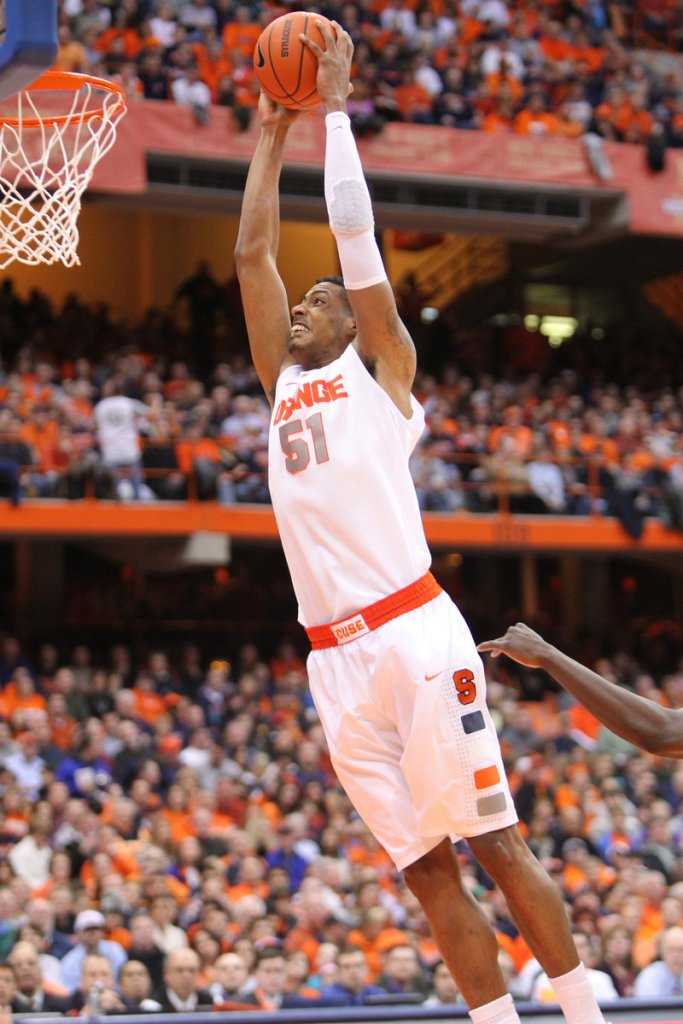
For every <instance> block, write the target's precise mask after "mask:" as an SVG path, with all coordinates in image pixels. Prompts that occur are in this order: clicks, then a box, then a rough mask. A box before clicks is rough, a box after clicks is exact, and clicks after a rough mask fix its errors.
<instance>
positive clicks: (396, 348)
mask: <svg viewBox="0 0 683 1024" xmlns="http://www.w3.org/2000/svg"><path fill="white" fill-rule="evenodd" d="M318 25H319V27H320V30H321V32H322V34H323V37H324V40H325V49H324V50H322V49H321V48H320V47H319V46H317V45H316V44H315V43H314V42H313V41H312V40H310V39H308V37H302V38H303V39H304V41H305V42H306V45H307V46H308V47H309V48H310V49H311V50H313V52H314V53H315V55H316V57H317V59H318V76H317V86H318V92H319V93H320V95H321V96H322V98H323V101H324V104H325V110H326V113H327V116H326V118H325V121H326V129H327V142H326V146H325V200H326V202H327V209H328V214H329V219H330V227H331V229H332V232H333V233H334V236H335V240H336V242H337V250H338V252H339V261H340V263H341V268H342V274H343V277H344V284H345V286H346V291H347V294H348V297H349V302H350V304H351V309H352V311H353V315H354V318H355V320H356V339H355V341H354V345H355V347H356V349H357V350H358V353H359V355H360V356H361V358H362V359H363V361H364V362H365V363H366V365H368V366H369V368H370V369H371V370H372V372H373V374H374V376H375V379H376V380H377V383H378V384H380V386H381V387H383V388H384V390H385V391H386V392H387V393H388V394H389V396H390V397H391V398H392V399H393V401H394V402H395V404H396V405H397V406H398V408H399V409H401V411H402V412H403V413H404V414H405V415H406V416H410V414H411V406H410V389H411V387H412V384H413V379H414V377H415V365H416V359H415V346H414V345H413V342H412V339H411V337H410V335H409V334H408V331H407V330H406V328H405V326H404V324H403V323H402V322H401V319H400V317H399V315H398V310H397V308H396V300H395V298H394V293H393V291H392V288H391V285H390V284H389V281H388V280H387V275H386V271H385V269H384V265H383V263H382V258H381V256H380V252H379V249H378V247H377V243H376V241H375V233H374V217H373V213H372V205H371V202H370V193H369V192H368V187H367V184H366V181H365V176H364V174H363V168H362V165H361V162H360V157H359V155H358V149H357V146H356V142H355V139H354V137H353V134H352V132H351V123H350V121H349V118H348V116H347V114H346V98H347V95H348V93H349V73H350V69H351V59H352V57H353V43H352V42H351V37H350V36H349V35H348V33H347V32H344V30H343V29H342V28H341V26H340V25H338V24H337V23H336V22H332V31H330V29H329V28H328V27H327V26H326V25H325V24H324V23H322V22H319V23H318Z"/></svg>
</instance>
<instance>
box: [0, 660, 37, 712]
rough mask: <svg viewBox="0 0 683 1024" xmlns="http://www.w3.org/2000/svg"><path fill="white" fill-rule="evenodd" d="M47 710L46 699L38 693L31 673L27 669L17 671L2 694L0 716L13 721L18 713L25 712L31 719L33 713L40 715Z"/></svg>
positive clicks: (0, 696)
mask: <svg viewBox="0 0 683 1024" xmlns="http://www.w3.org/2000/svg"><path fill="white" fill-rule="evenodd" d="M46 710H47V704H46V701H45V698H44V697H43V696H42V694H40V693H37V692H36V686H35V683H34V682H33V678H32V677H31V674H30V672H28V671H27V669H25V668H18V669H16V670H15V671H14V673H13V674H12V679H11V681H10V682H9V683H8V685H7V686H6V687H5V689H4V690H3V692H2V693H1V694H0V715H2V717H3V718H6V719H12V718H13V717H14V715H15V713H16V712H17V711H23V712H25V713H27V714H28V715H29V717H30V715H31V713H33V714H36V713H37V714H40V713H42V712H45V711H46Z"/></svg>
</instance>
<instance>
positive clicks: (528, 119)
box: [515, 92, 558, 135]
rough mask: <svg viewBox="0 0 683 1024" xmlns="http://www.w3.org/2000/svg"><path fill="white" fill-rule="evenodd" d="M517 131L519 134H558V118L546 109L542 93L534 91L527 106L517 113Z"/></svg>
mask: <svg viewBox="0 0 683 1024" xmlns="http://www.w3.org/2000/svg"><path fill="white" fill-rule="evenodd" d="M515 132H516V133H517V134H518V135H557V133H558V123H557V118H556V117H555V115H554V114H550V113H548V111H547V110H546V102H545V99H544V97H543V96H542V95H541V93H538V92H534V93H532V94H531V96H530V97H529V100H528V102H527V105H526V107H523V108H522V110H520V112H519V113H518V114H517V117H516V118H515Z"/></svg>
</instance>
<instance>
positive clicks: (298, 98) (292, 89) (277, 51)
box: [254, 11, 330, 110]
mask: <svg viewBox="0 0 683 1024" xmlns="http://www.w3.org/2000/svg"><path fill="white" fill-rule="evenodd" d="M316 21H323V22H326V23H327V24H328V25H329V24H330V23H329V21H327V18H323V16H322V15H321V14H308V13H306V11H293V12H292V13H291V14H283V15H282V16H281V17H279V18H276V19H275V21H273V22H271V23H270V25H268V26H267V28H264V30H263V32H262V33H261V35H260V36H259V38H258V41H257V43H256V49H255V50H254V70H255V71H256V77H257V78H258V81H259V85H260V86H261V88H262V89H263V91H264V92H265V93H266V95H267V96H269V97H270V98H271V100H274V101H275V103H279V104H280V105H281V106H283V107H289V109H290V110H312V109H313V107H319V106H320V104H321V103H322V100H321V99H320V95H319V94H318V90H317V88H316V84H315V80H316V76H317V74H318V61H317V60H316V59H315V56H314V54H313V53H311V51H310V50H309V49H308V47H307V46H306V45H305V44H304V43H302V42H301V40H300V39H299V34H300V33H304V35H307V36H309V38H310V39H312V40H313V42H315V43H317V44H318V46H320V47H321V48H322V49H323V50H324V49H325V40H324V39H323V35H322V32H321V31H320V29H319V28H318V26H317V25H316Z"/></svg>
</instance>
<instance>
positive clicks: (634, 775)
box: [0, 635, 683, 1014]
mask: <svg viewBox="0 0 683 1024" xmlns="http://www.w3.org/2000/svg"><path fill="white" fill-rule="evenodd" d="M225 653H226V655H229V658H230V660H228V658H227V657H225V658H224V659H215V658H214V659H213V660H211V661H208V662H207V661H205V660H204V656H203V655H202V653H201V651H200V650H199V649H198V648H197V647H196V646H195V645H192V644H188V645H186V646H185V647H182V648H179V649H177V650H173V651H168V650H164V649H157V650H154V651H151V652H150V653H149V656H148V657H147V658H145V659H144V661H141V662H137V661H136V660H135V658H134V657H133V655H132V652H131V649H130V648H129V647H127V646H125V645H122V644H118V645H115V646H114V647H112V648H111V649H110V650H108V651H104V652H97V651H95V650H93V649H91V648H90V647H88V646H87V645H85V644H80V645H78V646H77V647H76V648H75V649H73V650H71V651H61V650H59V649H58V647H56V646H54V645H52V644H42V645H41V646H40V647H38V648H36V649H35V650H28V649H26V650H25V649H23V648H22V647H21V645H20V643H19V642H18V640H17V639H16V637H13V636H10V635H5V636H4V638H3V639H2V644H1V645H0V792H1V793H2V803H1V807H0V1006H2V1005H4V1003H3V995H4V997H5V1000H6V1001H7V995H8V993H9V1002H10V1003H11V1004H12V1006H13V1007H14V1009H15V1010H18V1009H22V1008H23V1009H30V1008H34V1009H35V1008H38V1007H39V1006H41V1007H43V1008H45V1009H47V1008H50V1007H52V1008H53V1009H56V1008H61V1009H62V1010H63V1011H64V1012H70V1011H71V1012H74V1013H90V1014H93V1013H96V1012H108V1013H109V1012H110V1013H117V1012H123V1011H124V1009H126V1008H127V1009H131V1008H134V1009H143V1010H154V1009H156V1010H159V1009H160V1008H164V1009H166V1010H177V1011H179V1012H180V1011H182V1010H186V1011H188V1010H192V1009H194V1008H196V1007H197V1006H198V1005H214V1006H220V1007H230V1006H238V1005H245V1006H248V1005H252V1006H260V1007H262V1008H264V1007H265V1008H274V1007H278V1006H299V1005H308V1001H310V1000H320V1001H321V1003H322V1004H323V1005H325V1004H329V1005H340V1004H342V1005H355V1004H359V1003H363V1002H367V1001H370V1002H372V1001H391V1000H394V1001H403V1000H414V1001H422V1000H425V999H429V1000H430V1004H436V1005H439V1004H440V1003H448V1002H452V1001H456V1000H457V999H458V994H457V991H456V990H455V987H454V985H453V982H452V980H451V979H450V978H449V976H448V973H447V971H446V970H445V968H444V967H443V965H441V964H440V963H439V960H438V955H437V951H436V949H435V946H434V944H433V942H432V940H431V937H430V934H429V929H428V927H427V923H426V920H425V918H424V915H423V913H422V911H421V910H420V908H419V906H418V904H417V903H416V901H415V899H414V897H413V896H412V895H411V894H410V892H409V891H408V889H407V888H406V886H405V885H404V883H403V881H402V878H401V876H400V875H399V874H398V873H397V872H396V871H395V870H394V868H393V866H392V864H391V863H390V861H389V859H388V857H387V855H386V854H385V853H384V851H383V850H382V849H381V848H380V847H378V845H377V844H376V842H375V841H374V840H373V838H372V836H371V835H370V834H369V833H368V831H367V829H366V828H365V827H364V826H363V824H362V822H361V821H360V820H359V819H358V817H357V815H356V814H355V813H354V812H353V810H352V808H351V806H350V804H349V802H348V800H347V798H346V797H345V795H344V793H343V792H342V790H341V789H340V787H339V784H338V783H337V781H336V779H335V776H334V773H333V771H332V768H331V765H330V761H329V757H328V753H327V750H326V746H325V742H324V738H323V735H322V732H321V728H320V725H319V722H318V719H317V716H316V713H315V709H314V707H313V705H312V703H311V699H310V696H309V693H308V690H307V681H306V669H305V663H304V661H303V660H302V658H301V656H300V654H299V653H298V652H297V650H296V648H295V646H294V645H293V644H292V643H290V642H289V641H282V642H280V643H277V642H275V646H274V647H273V648H272V652H271V656H270V657H268V656H267V655H266V654H264V653H263V651H262V650H261V649H260V648H259V647H257V646H256V645H255V644H253V643H244V644H242V645H241V646H237V647H236V648H235V650H234V651H229V652H228V651H226V652H225ZM670 664H672V667H671V669H670V670H669V671H661V672H656V673H654V674H651V673H650V672H649V671H648V665H647V663H646V659H644V660H640V661H639V660H637V659H636V658H634V657H632V656H627V655H626V654H623V653H621V654H617V655H615V656H614V657H613V658H611V659H606V658H602V659H601V660H600V659H599V660H598V661H597V664H596V667H597V668H598V670H599V671H600V672H602V674H603V675H607V676H609V677H610V678H612V679H615V680H617V681H618V682H620V683H621V684H623V685H625V686H629V687H632V688H634V689H635V690H636V691H637V692H639V693H641V694H644V695H646V696H648V697H651V698H652V699H654V700H658V701H660V702H662V703H665V704H667V705H668V706H674V707H677V706H680V705H681V703H682V702H683V672H681V666H680V663H679V662H678V661H676V659H674V661H673V663H670ZM489 672H490V673H491V674H490V678H489V705H490V707H491V711H492V715H493V717H494V721H495V723H496V727H497V729H498V731H499V735H500V739H501V744H502V749H503V751H504V756H505V759H506V766H507V769H508V772H509V775H510V779H511V785H512V789H513V792H514V794H515V799H516V804H517V807H518V811H519V814H520V817H521V821H522V828H523V830H524V834H525V835H526V838H527V840H528V842H529V844H530V846H531V848H532V849H533V851H534V853H535V854H536V855H537V856H538V857H539V858H540V860H541V861H542V862H543V864H544V865H545V866H546V867H547V868H548V870H549V871H550V872H551V874H552V875H553V877H554V878H555V880H556V882H557V884H558V885H559V886H560V887H561V889H562V892H563V894H564V897H565V901H566V908H567V913H568V915H569V917H570V919H571V922H572V925H573V927H574V930H575V941H576V943H577V949H578V950H579V953H580V956H581V957H582V959H583V960H584V961H585V962H586V964H587V965H588V966H589V967H590V968H591V979H592V982H593V984H594V985H595V986H596V991H597V992H598V993H599V995H600V998H601V999H602V1000H603V1001H607V1002H609V1001H610V1000H616V999H618V998H620V997H624V996H631V995H634V994H635V995H640V996H642V997H644V998H655V999H656V998H658V997H664V996H670V995H674V994H676V993H679V994H680V992H681V987H680V986H681V983H682V982H683V928H682V927H681V925H683V764H681V765H677V764H675V763H673V762H665V761H660V760H657V759H654V758H652V757H649V756H646V755H643V754H641V753H640V752H638V751H637V750H636V749H635V748H633V747H630V746H629V745H628V744H626V743H624V742H623V741H621V740H619V739H618V738H616V737H615V736H614V735H613V734H611V733H609V732H607V731H606V730H605V729H604V728H602V727H600V726H599V723H597V722H596V721H595V719H593V718H592V717H591V716H590V715H589V714H588V713H586V712H585V711H584V710H583V709H582V708H581V707H580V706H579V705H576V704H574V703H573V702H572V701H571V700H570V699H568V698H567V697H566V695H564V694H561V693H558V692H556V691H555V690H553V689H551V688H549V687H548V685H547V681H542V680H541V679H540V676H539V673H537V672H532V671H528V670H520V669H519V668H518V667H517V666H511V664H510V663H506V664H504V663H503V662H502V660H501V661H500V662H495V663H491V664H490V665H489ZM460 862H461V866H462V870H463V873H464V876H465V878H466V880H467V885H468V886H469V887H470V888H471V890H472V892H473V893H474V894H475V896H476V898H477V899H478V900H479V902H480V904H481V905H482V907H483V908H484V910H485V912H486V914H487V915H488V916H489V917H490V919H491V921H492V922H493V924H494V926H495V929H496V933H497V935H498V940H499V945H500V962H501V965H502V967H503V969H504V972H505V976H506V978H507V979H508V984H509V987H510V991H511V992H512V993H514V995H515V996H516V997H517V998H518V999H520V1000H527V999H534V1000H540V1001H544V1000H550V999H552V993H551V992H550V991H549V990H548V986H547V980H546V979H545V978H544V976H543V975H542V974H541V972H540V966H539V964H538V963H537V962H536V961H535V960H534V958H533V957H532V955H531V953H530V951H529V949H528V947H527V945H526V943H525V942H524V940H523V939H522V938H521V937H520V936H519V934H518V932H517V930H516V928H515V926H514V923H513V922H512V920H511V918H510V915H509V912H508V909H507V907H506V905H505V902H504V900H503V898H502V897H501V895H500V893H498V892H497V891H496V890H495V889H493V887H492V886H491V883H490V881H489V879H488V878H487V877H486V876H485V875H484V874H482V871H481V869H480V868H479V867H478V866H477V864H476V862H474V861H473V860H472V859H471V857H470V856H469V854H468V850H467V847H466V846H462V848H461V849H460ZM2 964H5V965H9V967H8V968H7V970H6V971H3V967H2ZM48 1004H49V1006H48Z"/></svg>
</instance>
